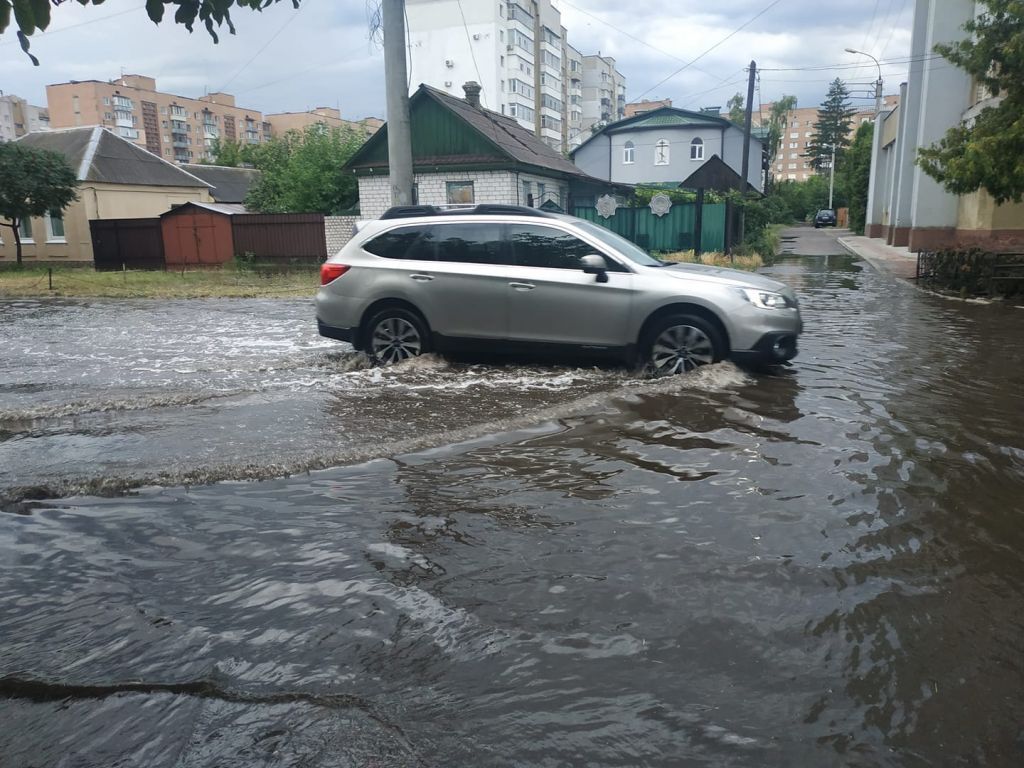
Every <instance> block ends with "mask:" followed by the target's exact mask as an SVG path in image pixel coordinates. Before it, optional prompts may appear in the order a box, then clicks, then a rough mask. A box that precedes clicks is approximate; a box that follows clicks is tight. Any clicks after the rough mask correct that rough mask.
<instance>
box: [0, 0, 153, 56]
mask: <svg viewBox="0 0 1024 768" xmlns="http://www.w3.org/2000/svg"><path fill="white" fill-rule="evenodd" d="M145 7H146V6H145V5H137V6H135V7H134V8H128V9H127V10H124V11H118V12H117V13H108V14H107V15H106V16H100V17H99V18H94V19H89V20H88V21H81V22H79V23H78V24H69V25H68V26H66V27H59V28H57V29H51V30H49V31H46V30H42V31H39V32H37V33H36V35H38V39H41V40H46V38H48V37H50V36H51V35H57V34H60V33H61V32H67V31H68V30H71V29H78V28H79V27H85V26H88V25H89V24H98V23H99V22H101V21H106V20H107V19H113V18H115V17H117V16H124V15H125V14H129V13H138V12H139V11H141V10H142V9H143V8H145ZM36 35H33V36H32V38H33V40H36V39H37V37H36ZM6 45H20V43H18V41H17V39H15V40H8V41H5V42H2V43H0V48H2V47H4V46H6Z"/></svg>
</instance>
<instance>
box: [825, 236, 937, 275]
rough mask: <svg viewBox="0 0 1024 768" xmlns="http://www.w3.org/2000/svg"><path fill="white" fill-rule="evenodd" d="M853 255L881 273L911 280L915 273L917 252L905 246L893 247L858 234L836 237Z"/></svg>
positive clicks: (876, 239)
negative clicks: (912, 251)
mask: <svg viewBox="0 0 1024 768" xmlns="http://www.w3.org/2000/svg"><path fill="white" fill-rule="evenodd" d="M836 240H837V241H838V242H839V244H840V245H841V246H842V247H843V248H845V249H846V250H847V251H849V252H850V253H852V254H853V255H854V256H860V257H861V258H862V259H864V261H866V262H868V263H869V264H871V266H873V267H874V268H875V269H877V270H878V271H879V272H881V273H882V274H886V275H892V276H893V277H900V278H903V279H904V280H913V279H914V276H915V275H916V274H917V254H916V253H911V252H910V251H908V250H907V249H906V248H894V247H893V246H891V245H886V243H885V241H883V240H879V239H878V238H872V237H861V236H859V235H845V236H843V237H839V238H836Z"/></svg>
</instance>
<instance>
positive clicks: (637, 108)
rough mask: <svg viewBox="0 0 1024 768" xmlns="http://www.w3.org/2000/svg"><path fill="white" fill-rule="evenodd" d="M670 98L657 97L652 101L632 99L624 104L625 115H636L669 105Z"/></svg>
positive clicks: (670, 104) (670, 102)
mask: <svg viewBox="0 0 1024 768" xmlns="http://www.w3.org/2000/svg"><path fill="white" fill-rule="evenodd" d="M671 106H672V99H657V100H654V101H634V102H630V103H629V104H627V105H626V114H625V117H636V116H637V115H642V114H643V113H644V112H653V111H654V110H656V109H661V108H662V107H671Z"/></svg>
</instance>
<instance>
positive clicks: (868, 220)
mask: <svg viewBox="0 0 1024 768" xmlns="http://www.w3.org/2000/svg"><path fill="white" fill-rule="evenodd" d="M846 52H847V53H855V54H857V55H858V56H867V57H868V58H869V59H871V60H872V61H873V62H875V66H876V67H878V79H877V80H876V81H875V127H874V132H873V136H872V139H871V171H870V173H869V176H868V200H867V206H866V208H865V210H864V223H865V224H870V225H871V226H872V227H874V226H877V225H880V224H881V221H882V220H881V215H882V205H881V204H880V202H879V200H878V199H877V198H878V193H879V190H880V187H879V180H878V177H879V176H880V175H881V165H880V162H881V158H880V154H881V146H882V119H881V118H882V65H881V64H879V63H878V59H876V58H875V57H874V56H872V55H871V54H870V53H866V52H865V51H858V50H857V49H856V48H847V49H846ZM870 231H871V230H870V228H868V229H867V230H866V231H865V234H867V235H868V236H869V237H870V236H871V235H870Z"/></svg>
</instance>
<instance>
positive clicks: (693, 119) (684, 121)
mask: <svg viewBox="0 0 1024 768" xmlns="http://www.w3.org/2000/svg"><path fill="white" fill-rule="evenodd" d="M707 124H713V125H716V126H717V125H721V121H719V120H718V119H714V120H708V119H707V118H706V117H702V116H698V115H679V114H676V115H652V116H651V117H649V118H647V119H646V120H640V121H638V122H635V123H631V124H630V126H629V127H630V128H648V127H651V126H655V125H657V126H662V125H707ZM611 127H614V126H611Z"/></svg>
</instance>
